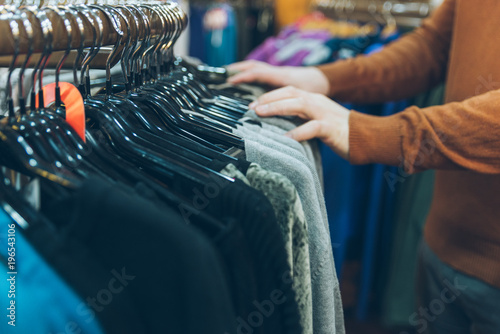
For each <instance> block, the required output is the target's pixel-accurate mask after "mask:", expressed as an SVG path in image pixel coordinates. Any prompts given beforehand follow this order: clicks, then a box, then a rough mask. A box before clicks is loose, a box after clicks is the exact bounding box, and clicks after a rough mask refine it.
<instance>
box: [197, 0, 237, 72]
mask: <svg viewBox="0 0 500 334" xmlns="http://www.w3.org/2000/svg"><path fill="white" fill-rule="evenodd" d="M236 28H237V25H236V14H235V12H234V9H233V8H232V7H231V6H230V5H229V4H226V3H223V4H217V5H213V6H209V7H208V8H207V11H206V12H205V14H204V15H203V29H204V31H205V34H204V35H205V50H206V63H207V64H208V65H211V66H224V65H229V64H231V63H234V62H236V57H237V44H236V38H237V30H236Z"/></svg>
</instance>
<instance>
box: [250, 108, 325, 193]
mask: <svg viewBox="0 0 500 334" xmlns="http://www.w3.org/2000/svg"><path fill="white" fill-rule="evenodd" d="M245 117H248V118H251V119H254V120H258V121H260V122H261V124H262V128H264V129H266V130H269V131H272V132H276V133H278V134H280V135H283V134H285V133H286V132H288V131H290V130H293V129H295V128H296V127H297V125H298V124H299V123H298V122H292V121H291V120H288V119H286V118H282V117H266V118H261V117H259V116H257V114H256V113H255V110H249V111H248V112H247V113H245ZM285 139H286V138H285ZM283 143H288V142H283ZM300 144H301V145H302V146H303V147H304V150H305V154H306V156H307V157H308V158H309V159H310V160H311V162H312V163H313V164H314V165H315V167H316V171H317V173H318V178H319V181H320V183H321V185H322V186H323V184H324V182H323V167H322V163H321V153H320V150H319V147H318V143H317V141H315V140H307V141H302V142H300ZM292 147H295V146H292Z"/></svg>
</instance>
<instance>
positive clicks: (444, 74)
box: [320, 0, 500, 287]
mask: <svg viewBox="0 0 500 334" xmlns="http://www.w3.org/2000/svg"><path fill="white" fill-rule="evenodd" d="M498 18H500V1H498V0H482V1H470V0H445V1H444V3H443V4H442V5H441V7H439V8H438V9H437V10H436V11H435V12H434V14H433V15H432V17H431V18H429V19H427V20H426V21H424V23H423V24H422V27H421V28H419V29H417V30H416V31H414V32H412V33H410V34H408V35H406V36H404V37H403V38H401V39H400V40H399V41H397V42H394V43H392V44H391V45H389V46H388V47H387V48H385V49H384V50H383V51H382V52H380V53H377V54H374V55H371V56H360V57H357V58H355V59H351V60H346V61H340V62H336V63H333V64H328V65H324V66H321V67H320V69H321V70H322V71H323V73H325V74H326V76H327V77H328V78H329V81H330V88H331V91H330V95H331V96H332V97H335V98H336V99H339V100H344V101H350V102H382V101H387V100H394V99H400V98H407V97H411V96H414V95H416V94H417V93H420V92H423V91H425V90H427V89H429V88H432V87H433V86H435V85H437V84H438V83H441V82H443V81H445V80H446V84H447V91H446V104H445V105H443V106H436V107H429V108H425V109H419V108H417V107H410V108H408V109H406V110H404V111H403V112H400V113H398V114H396V115H393V116H388V117H374V116H367V115H364V114H361V113H358V112H352V113H351V116H350V120H349V123H350V124H349V128H350V133H349V143H350V161H351V163H353V164H366V163H384V164H388V165H395V166H400V167H401V168H400V175H398V176H397V178H396V182H404V178H405V177H406V173H415V172H418V171H422V170H426V169H437V172H436V182H435V186H434V199H433V204H432V208H431V212H430V214H429V217H428V219H427V224H426V227H425V232H424V234H425V239H426V241H427V242H428V244H429V245H430V247H431V248H432V249H433V250H434V251H435V252H436V254H437V255H438V256H439V257H440V258H441V259H442V260H443V261H444V262H446V263H448V264H450V265H451V266H452V267H454V268H456V269H458V270H460V271H462V272H465V273H467V274H469V275H471V276H474V277H478V278H480V279H482V280H484V281H486V282H487V283H489V284H491V285H494V286H496V287H500V24H499V22H498Z"/></svg>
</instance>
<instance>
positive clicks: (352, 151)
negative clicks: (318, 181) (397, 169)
mask: <svg viewBox="0 0 500 334" xmlns="http://www.w3.org/2000/svg"><path fill="white" fill-rule="evenodd" d="M400 128H401V119H400V117H399V115H397V114H396V115H392V116H386V117H380V116H370V115H365V114H362V113H360V112H357V111H351V113H350V116H349V162H350V163H351V164H354V165H362V164H369V163H380V164H385V165H391V166H397V165H399V164H401V163H402V162H403V152H402V146H401V140H402V139H401V134H400Z"/></svg>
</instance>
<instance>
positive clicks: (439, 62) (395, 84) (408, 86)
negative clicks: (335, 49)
mask: <svg viewBox="0 0 500 334" xmlns="http://www.w3.org/2000/svg"><path fill="white" fill-rule="evenodd" d="M455 3H456V1H455V0H445V2H444V3H443V4H442V5H441V6H440V7H439V8H437V9H436V10H435V11H434V13H433V15H432V16H431V17H430V18H428V19H426V20H424V22H423V23H422V26H421V27H420V28H418V29H416V30H415V31H414V32H412V33H409V34H407V35H405V36H403V37H402V38H400V39H399V40H397V41H395V42H393V43H391V44H389V45H388V46H387V47H386V48H384V49H383V50H382V51H381V52H378V53H375V54H372V55H370V56H363V55H361V56H358V57H356V58H353V59H348V60H341V61H336V62H334V63H331V64H326V65H322V66H319V67H318V68H319V69H320V70H321V71H322V72H323V73H324V74H325V75H326V77H327V78H328V80H329V82H330V93H329V95H330V96H331V97H333V98H335V99H337V100H340V101H343V102H354V103H379V102H385V101H390V100H397V99H403V98H409V97H412V96H415V95H417V94H418V93H421V92H423V91H426V90H428V89H429V88H432V87H433V86H435V85H437V84H438V83H441V82H442V81H444V79H445V75H446V67H447V66H446V65H447V63H448V56H449V51H450V45H451V39H452V30H453V20H454V13H455Z"/></svg>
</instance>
